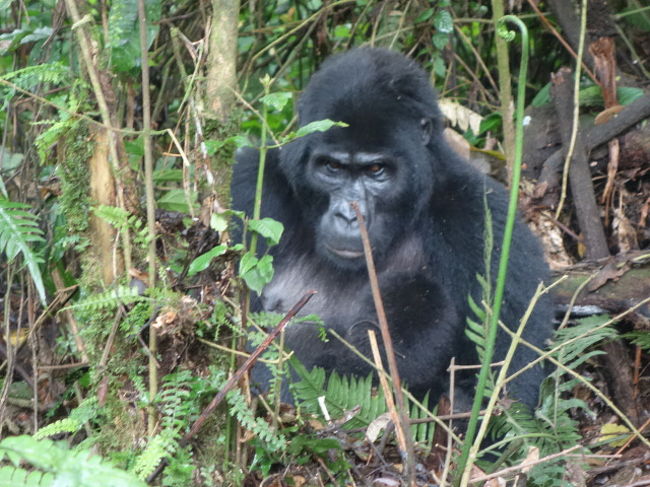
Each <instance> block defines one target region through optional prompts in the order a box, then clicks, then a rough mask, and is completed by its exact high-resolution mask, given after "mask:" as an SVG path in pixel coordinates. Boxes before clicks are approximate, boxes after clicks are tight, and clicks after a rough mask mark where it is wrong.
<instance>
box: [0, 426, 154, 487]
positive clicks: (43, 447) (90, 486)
mask: <svg viewBox="0 0 650 487" xmlns="http://www.w3.org/2000/svg"><path fill="white" fill-rule="evenodd" d="M5 458H7V459H8V460H10V461H11V463H12V464H13V465H14V468H12V467H2V468H0V486H2V487H4V486H5V485H6V486H7V487H8V486H11V487H17V486H22V485H24V486H30V487H31V486H38V487H45V486H50V485H65V486H67V487H146V484H145V483H144V482H142V481H140V480H139V479H137V478H136V477H134V476H133V475H132V474H130V473H128V472H125V471H124V470H120V469H118V468H115V467H113V466H112V465H111V464H109V463H108V462H106V461H104V460H103V459H102V458H101V457H99V456H96V455H93V454H92V453H91V452H90V451H88V450H86V449H80V450H67V449H65V448H64V447H63V445H62V444H58V443H55V442H53V441H51V440H37V439H36V438H33V437H31V436H11V437H9V438H5V439H4V440H2V442H0V460H4V459H5ZM21 462H27V463H29V464H30V465H31V468H32V469H34V471H33V472H29V473H27V471H26V470H22V469H21V468H18V466H19V465H20V463H21ZM4 481H6V482H7V483H4V484H3V483H2V482H4ZM21 482H22V483H21Z"/></svg>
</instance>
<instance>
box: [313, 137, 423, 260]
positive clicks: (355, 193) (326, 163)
mask: <svg viewBox="0 0 650 487" xmlns="http://www.w3.org/2000/svg"><path fill="white" fill-rule="evenodd" d="M375 127H377V125H375ZM425 128H426V130H428V126H427V127H423V128H422V129H421V130H424V129H425ZM355 132H356V131H355V130H354V127H352V126H351V127H349V128H337V129H333V130H331V131H330V132H328V133H326V134H325V135H323V136H321V137H318V138H317V140H318V142H317V143H316V144H314V145H313V147H312V150H311V151H310V154H309V158H308V160H307V164H306V167H305V179H306V181H307V184H308V186H310V190H311V193H312V194H314V195H316V194H317V195H320V196H325V197H324V198H319V199H320V200H321V201H322V206H321V208H320V210H319V211H318V212H317V214H318V215H319V216H318V217H317V218H316V220H317V221H314V222H313V224H315V226H316V228H315V230H316V250H317V252H318V253H319V254H320V255H321V256H323V257H325V258H326V259H327V260H328V261H330V262H331V263H333V264H335V265H336V266H337V267H340V268H344V269H356V268H360V267H363V266H365V259H364V254H363V244H362V241H361V234H360V230H359V221H358V219H357V214H356V211H355V209H354V208H353V206H352V203H353V202H356V203H357V204H358V207H359V211H360V212H361V214H362V215H363V217H364V220H365V223H366V227H367V228H368V234H369V237H370V244H371V247H372V251H373V256H374V258H375V260H376V261H377V262H381V260H382V258H383V256H385V255H386V254H387V253H388V252H390V249H391V247H392V246H393V245H394V244H395V242H396V241H397V240H399V237H400V236H401V235H403V234H404V233H405V230H406V225H410V224H413V222H415V221H416V220H417V218H416V213H418V212H419V206H421V205H420V202H421V201H426V200H427V199H428V197H429V192H428V191H426V192H422V191H420V188H421V187H422V186H423V185H422V184H421V181H417V179H418V178H424V179H425V180H427V179H428V181H429V184H428V185H429V186H431V179H430V176H431V174H430V171H429V170H426V168H427V167H430V164H429V163H428V159H429V158H428V157H427V154H426V147H425V145H426V142H427V141H426V138H425V137H424V136H422V137H416V138H415V140H408V141H406V142H407V143H406V145H405V147H400V146H399V145H398V144H397V145H396V146H395V148H393V146H394V145H395V144H394V140H392V138H391V137H389V136H388V134H384V135H386V137H384V138H383V143H379V142H378V140H377V138H375V137H372V140H371V143H369V144H366V143H363V136H364V135H365V136H368V132H367V128H366V130H365V131H364V132H365V133H364V134H359V133H355ZM422 133H423V134H424V132H422ZM402 142H405V141H404V140H402ZM417 168H420V170H419V171H418V170H417ZM424 193H427V194H424Z"/></svg>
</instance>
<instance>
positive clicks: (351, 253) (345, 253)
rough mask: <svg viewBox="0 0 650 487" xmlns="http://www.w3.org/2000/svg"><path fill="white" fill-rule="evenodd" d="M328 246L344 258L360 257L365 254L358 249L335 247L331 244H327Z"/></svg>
mask: <svg viewBox="0 0 650 487" xmlns="http://www.w3.org/2000/svg"><path fill="white" fill-rule="evenodd" d="M326 247H327V250H329V251H330V252H332V253H333V254H336V255H338V256H339V257H343V258H344V259H358V258H359V257H362V256H363V252H359V251H357V250H345V249H335V248H333V247H330V246H329V245H326Z"/></svg>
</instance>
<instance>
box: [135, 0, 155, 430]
mask: <svg viewBox="0 0 650 487" xmlns="http://www.w3.org/2000/svg"><path fill="white" fill-rule="evenodd" d="M138 19H139V23H140V62H141V63H142V129H143V130H142V138H143V140H144V182H145V194H146V200H147V230H148V233H149V249H148V252H147V259H148V260H149V269H148V270H149V286H150V287H151V288H153V287H155V285H156V239H155V236H156V203H155V200H154V194H153V154H152V148H151V133H150V131H151V96H150V93H149V56H148V55H147V47H148V46H147V18H146V12H145V8H144V0H138ZM157 353H158V336H157V332H156V327H155V326H149V407H148V409H149V414H148V416H149V421H148V430H149V436H153V435H154V433H155V430H156V423H157V415H156V408H155V406H154V399H155V398H156V395H157V394H158V367H157V363H156V354H157Z"/></svg>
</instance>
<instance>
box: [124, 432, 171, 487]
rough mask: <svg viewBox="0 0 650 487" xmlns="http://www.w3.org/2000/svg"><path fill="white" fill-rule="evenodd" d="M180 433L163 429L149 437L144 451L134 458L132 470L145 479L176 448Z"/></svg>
mask: <svg viewBox="0 0 650 487" xmlns="http://www.w3.org/2000/svg"><path fill="white" fill-rule="evenodd" d="M178 438H180V435H179V434H177V433H175V432H173V431H171V430H168V429H165V430H162V431H161V432H160V433H159V434H157V435H156V436H154V437H153V438H151V440H150V441H149V444H148V445H147V447H146V448H145V449H144V451H143V452H142V453H141V454H140V455H139V456H138V458H136V460H135V465H134V466H133V471H134V472H135V473H136V475H137V476H138V478H140V479H146V478H147V477H148V476H149V475H150V474H151V473H152V472H153V471H154V470H155V469H156V467H157V466H158V464H159V463H160V461H161V460H162V459H163V458H165V457H166V456H168V455H171V454H173V453H174V451H175V450H176V448H178Z"/></svg>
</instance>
